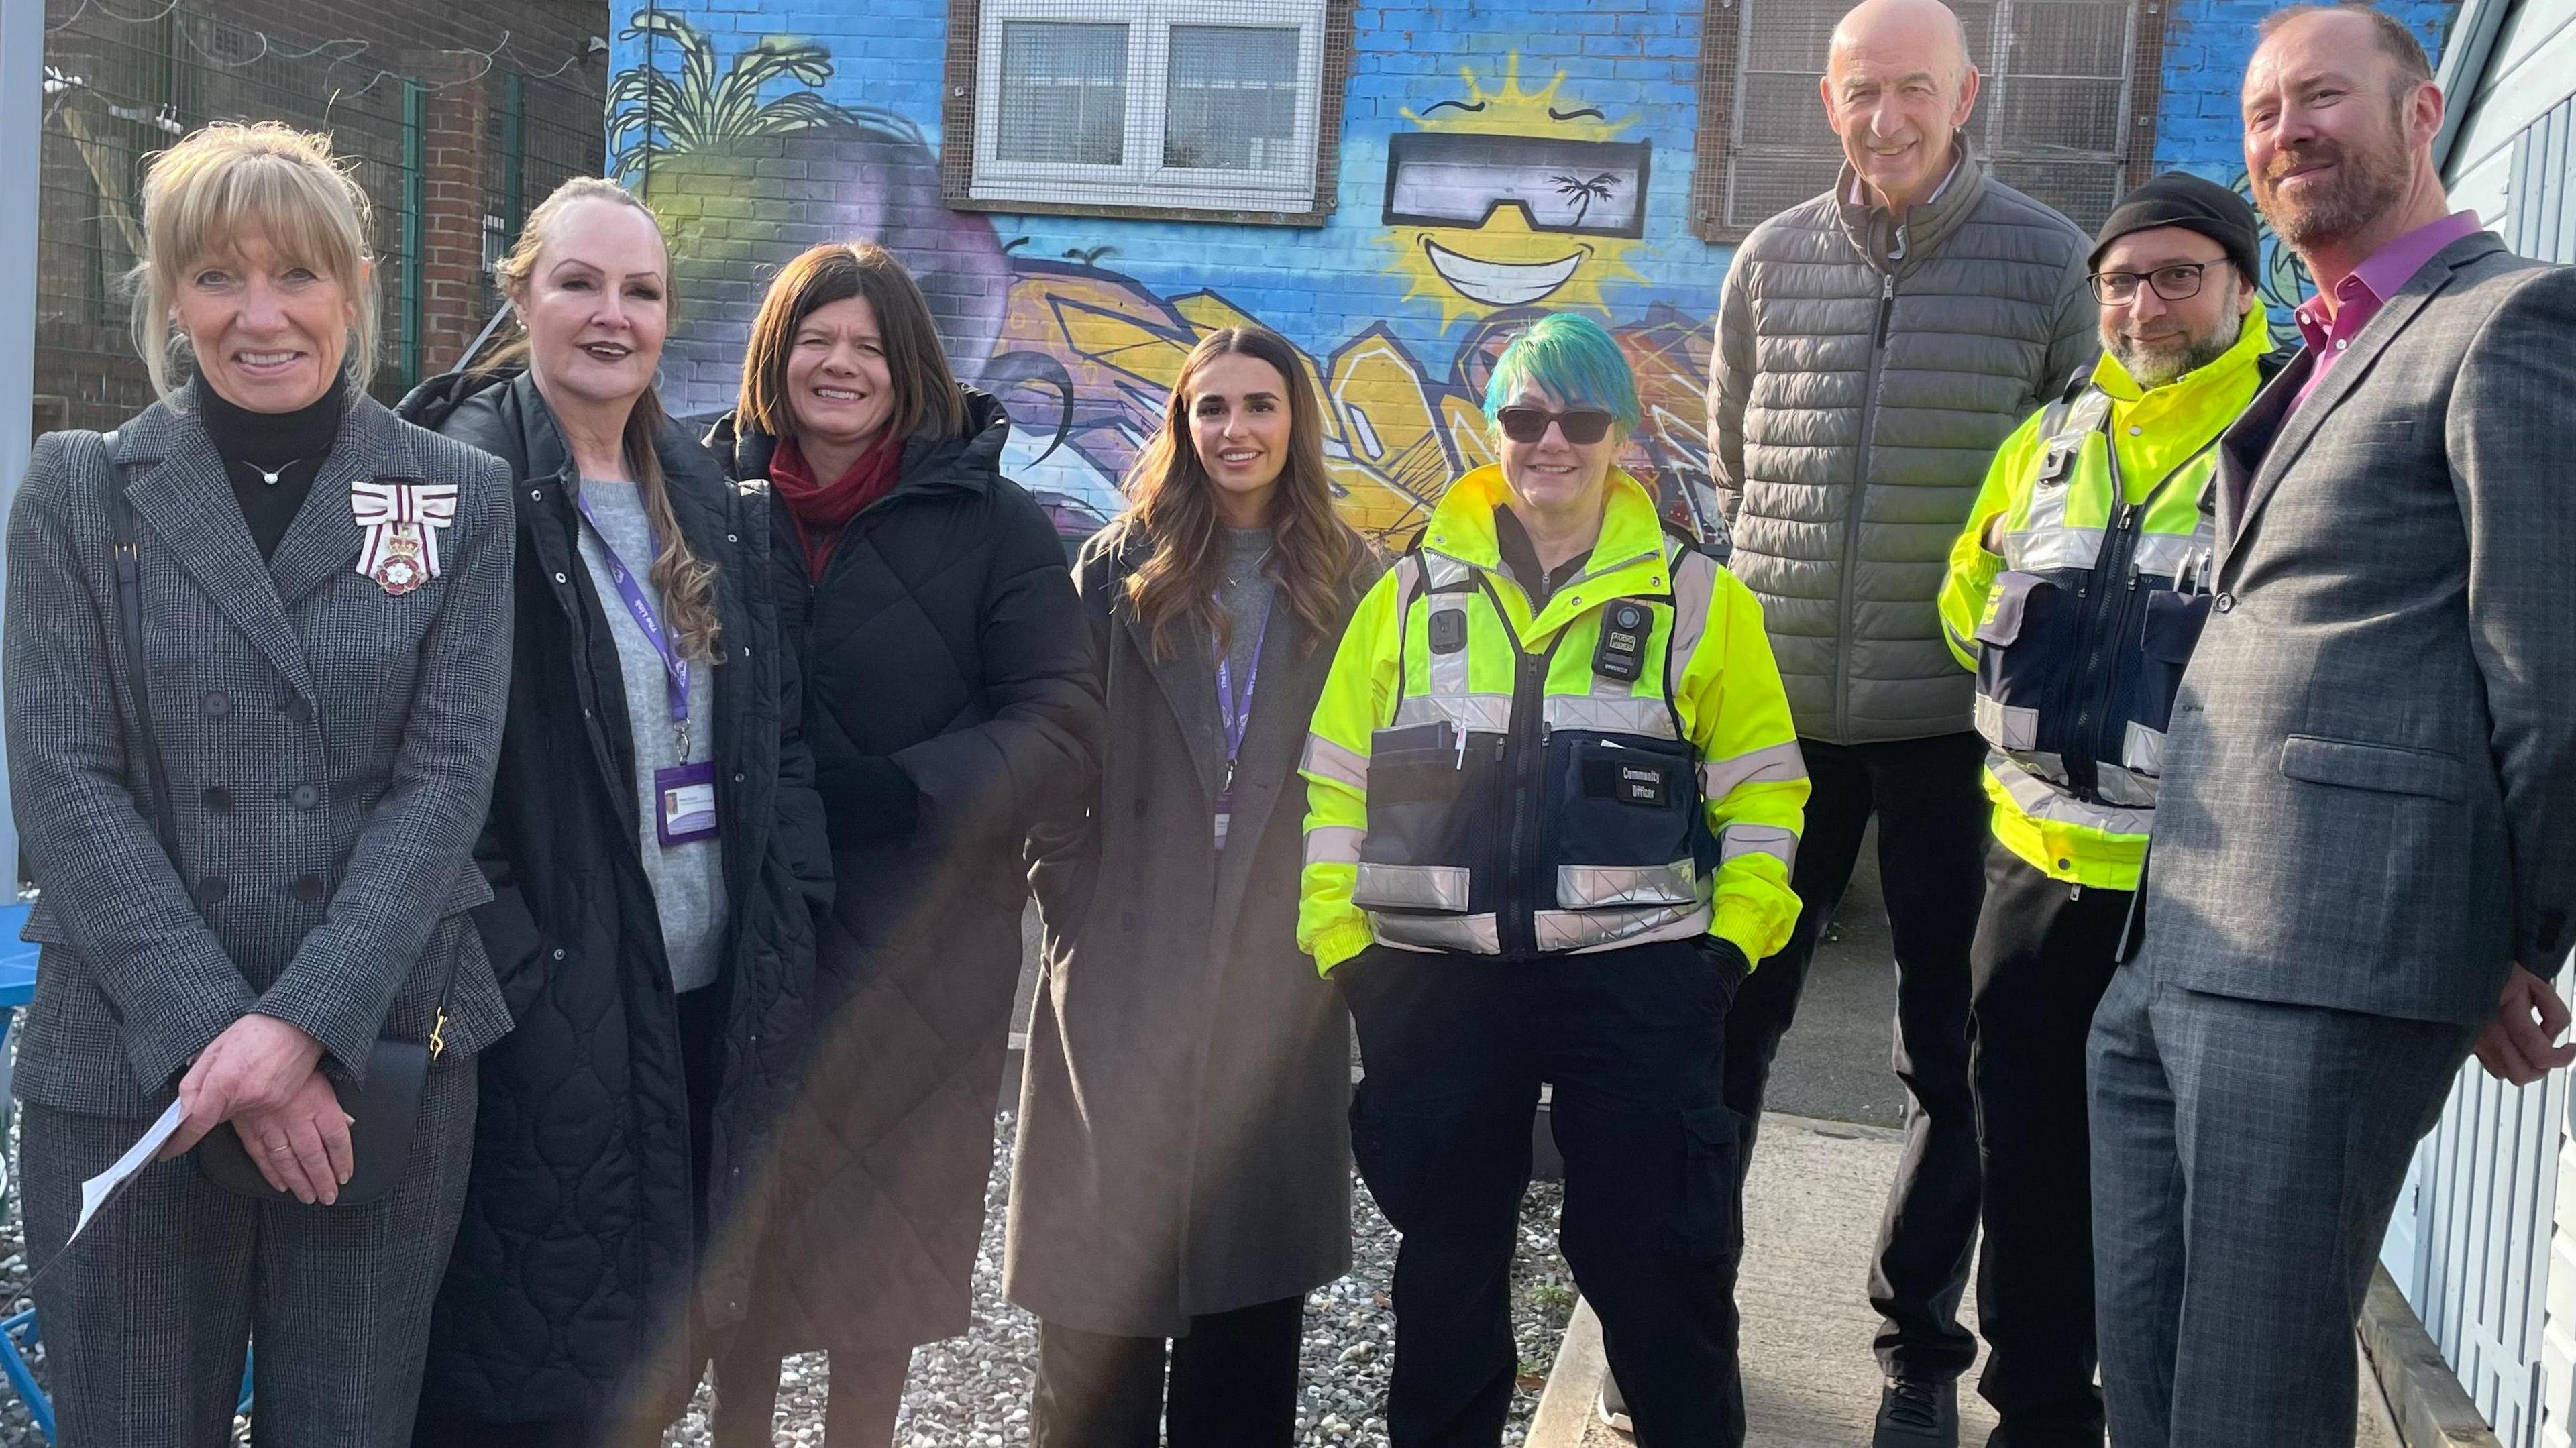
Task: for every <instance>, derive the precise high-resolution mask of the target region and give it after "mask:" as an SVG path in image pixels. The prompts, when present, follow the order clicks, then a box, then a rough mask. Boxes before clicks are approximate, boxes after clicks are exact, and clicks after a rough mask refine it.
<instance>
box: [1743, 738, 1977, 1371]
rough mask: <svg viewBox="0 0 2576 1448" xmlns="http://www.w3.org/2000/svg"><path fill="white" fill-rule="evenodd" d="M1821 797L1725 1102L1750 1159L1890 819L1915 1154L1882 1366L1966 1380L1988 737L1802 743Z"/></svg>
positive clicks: (1902, 1175) (1888, 1271) (1902, 1168)
mask: <svg viewBox="0 0 2576 1448" xmlns="http://www.w3.org/2000/svg"><path fill="white" fill-rule="evenodd" d="M1798 748H1799V749H1800V750H1801V751H1803V752H1804V753H1805V755H1806V757H1807V775H1808V778H1809V780H1810V781H1811V783H1812V784H1813V786H1814V793H1813V794H1811V795H1810V796H1809V797H1808V800H1807V817H1806V827H1805V830H1804V831H1803V832H1802V834H1801V836H1800V838H1799V841H1798V864H1797V869H1796V870H1795V871H1794V872H1793V873H1792V875H1791V877H1790V884H1791V885H1792V886H1793V887H1794V888H1795V889H1796V890H1797V892H1798V924H1797V928H1796V929H1795V930H1794V931H1793V932H1791V934H1790V936H1789V943H1788V944H1787V945H1785V946H1782V947H1781V949H1780V953H1779V954H1777V955H1774V956H1772V957H1771V958H1770V959H1769V960H1766V961H1764V962H1762V966H1761V968H1760V969H1759V970H1756V971H1754V972H1753V974H1752V975H1751V976H1750V977H1748V978H1747V979H1746V981H1745V983H1744V990H1743V992H1742V994H1740V995H1739V996H1737V998H1736V1001H1735V1009H1734V1010H1733V1012H1732V1013H1731V1014H1729V1015H1728V1017H1727V1023H1726V1104H1727V1105H1728V1106H1729V1107H1731V1108H1733V1110H1734V1111H1735V1114H1736V1115H1737V1116H1738V1117H1739V1118H1741V1119H1742V1121H1743V1122H1744V1129H1745V1137H1744V1150H1743V1152H1742V1155H1741V1156H1740V1157H1739V1159H1738V1178H1737V1183H1736V1193H1737V1207H1738V1213H1737V1214H1738V1217H1739V1219H1740V1217H1741V1215H1742V1210H1741V1209H1742V1198H1743V1180H1742V1173H1743V1172H1745V1171H1749V1170H1750V1169H1751V1167H1752V1161H1753V1150H1752V1148H1753V1131H1754V1129H1755V1128H1756V1127H1757V1126H1758V1124H1759V1123H1760V1122H1761V1119H1762V1095H1763V1089H1764V1087H1765V1086H1766V1085H1767V1084H1768V1082H1769V1079H1770V1075H1771V1062H1772V1059H1773V1058H1774V1057H1776V1056H1777V1055H1778V1054H1779V1052H1780V1040H1781V1038H1782V1037H1784V1036H1786V1035H1788V1033H1789V1027H1790V1025H1791V1024H1792V1023H1793V1022H1794V1021H1795V1020H1796V1018H1797V1014H1798V996H1799V994H1800V992H1802V991H1803V990H1804V989H1805V988H1806V983H1807V967H1808V965H1809V964H1810V963H1811V962H1812V961H1813V960H1814V958H1815V953H1816V941H1817V939H1818V938H1819V937H1820V936H1821V935H1822V934H1823V933H1824V928H1825V925H1826V923H1827V922H1828V921H1830V920H1831V919H1832V918H1833V914H1834V910H1835V908H1836V907H1838V906H1839V905H1841V904H1842V898H1843V891H1844V889H1845V888H1846V887H1847V886H1849V885H1850V883H1851V875H1852V867H1853V865H1854V864H1855V863H1857V862H1858V860H1859V858H1860V844H1861V836H1862V834H1863V833H1864V832H1866V831H1867V829H1868V828H1869V821H1870V817H1871V816H1872V815H1876V816H1877V817H1878V874H1879V884H1880V888H1881V889H1882V891H1883V892H1884V893H1885V895H1886V897H1887V923H1888V928H1889V932H1890V934H1891V935H1892V936H1893V937H1894V944H1895V948H1896V1043H1895V1052H1894V1059H1895V1069H1896V1075H1897V1079H1899V1080H1901V1081H1902V1082H1904V1083H1905V1091H1906V1106H1905V1153H1904V1156H1903V1157H1902V1158H1901V1159H1900V1160H1899V1162H1898V1165H1897V1169H1896V1180H1895V1182H1894V1183H1893V1184H1892V1185H1891V1187H1890V1188H1889V1191H1888V1197H1887V1212H1886V1215H1885V1217H1884V1218H1882V1219H1881V1221H1880V1224H1879V1232H1878V1252H1877V1257H1876V1260H1875V1261H1874V1262H1873V1263H1872V1265H1871V1268H1870V1276H1869V1300H1870V1305H1871V1306H1873V1307H1875V1308H1877V1309H1878V1313H1879V1317H1880V1319H1881V1322H1880V1328H1879V1334H1878V1341H1877V1351H1878V1360H1879V1365H1880V1366H1881V1367H1882V1368H1883V1369H1885V1370H1886V1371H1887V1372H1888V1373H1889V1374H1891V1375H1900V1374H1901V1375H1906V1376H1916V1377H1926V1378H1935V1379H1945V1380H1946V1379H1951V1378H1956V1377H1957V1376H1958V1375H1959V1374H1961V1373H1963V1372H1965V1371H1967V1368H1968V1365H1969V1364H1970V1363H1971V1362H1974V1361H1975V1360H1976V1356H1977V1342H1976V1339H1975V1338H1973V1337H1971V1336H1970V1335H1969V1334H1968V1331H1967V1329H1966V1328H1963V1327H1961V1326H1960V1325H1959V1298H1960V1296H1961V1294H1962V1293H1964V1292H1965V1291H1966V1290H1967V1285H1968V1259H1969V1253H1970V1252H1971V1251H1972V1250H1973V1249H1974V1248H1975V1245H1976V1239H1977V1172H1978V1167H1977V1126H1976V1107H1975V1103H1974V1100H1973V1098H1972V1097H1971V1095H1970V1092H1969V1088H1968V981H1969V968H1968V955H1969V946H1970V943H1971V942H1972V941H1973V940H1974V939H1975V937H1976V933H1977V909H1978V901H1979V899H1980V897H1981V895H1982V894H1983V891H1984V888H1985V882H1984V869H1985V848H1986V840H1987V838H1988V831H1987V822H1988V819H1989V816H1990V815H1991V813H1992V806H1991V804H1990V803H1989V802H1988V801H1987V799H1986V795H1985V787H1984V785H1983V784H1982V783H1981V782H1980V778H1981V771H1982V770H1983V769H1984V767H1985V758H1986V748H1985V741H1984V740H1982V739H1979V738H1978V737H1977V736H1976V735H1974V734H1943V735H1937V736H1934V737H1933V738H1929V739H1907V740H1902V741H1898V742H1896V743H1890V744H1855V745H1839V744H1821V743H1818V742H1816V741H1815V740H1812V739H1801V740H1799V741H1798Z"/></svg>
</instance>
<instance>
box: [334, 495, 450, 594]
mask: <svg viewBox="0 0 2576 1448" xmlns="http://www.w3.org/2000/svg"><path fill="white" fill-rule="evenodd" d="M349 516H350V517H352V518H355V519H356V520H357V523H358V526H359V527H360V528H363V529H365V530H366V534H367V541H366V546H365V547H363V548H361V549H359V550H358V571H359V572H360V573H363V574H365V575H366V576H367V577H369V578H372V579H374V580H375V582H376V586H377V587H379V588H381V589H383V590H384V591H385V592H386V593H388V594H392V595H396V596H399V595H402V594H406V593H409V592H411V591H412V590H413V589H415V588H418V587H420V586H421V585H422V584H424V583H427V582H428V581H429V580H431V579H433V578H436V577H437V576H438V530H439V529H441V528H444V527H446V526H447V525H448V524H450V523H453V522H455V521H456V485H455V484H454V483H379V482H355V483H351V484H350V485H349Z"/></svg>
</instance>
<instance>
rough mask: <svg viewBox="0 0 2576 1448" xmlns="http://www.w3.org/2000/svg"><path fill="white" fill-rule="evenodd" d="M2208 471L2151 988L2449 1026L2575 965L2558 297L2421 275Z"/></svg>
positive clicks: (2523, 278)
mask: <svg viewBox="0 0 2576 1448" xmlns="http://www.w3.org/2000/svg"><path fill="white" fill-rule="evenodd" d="M2310 368H2311V359H2310V358H2309V357H2308V356H2307V355H2306V354H2304V353H2303V354H2301V355H2300V356H2299V357H2297V358H2294V359H2293V360H2292V361H2291V363H2290V365H2289V366H2288V367H2287V368H2285V369H2284V370H2283V371H2282V372H2281V374H2280V375H2279V376H2278V377H2276V378H2274V379H2273V381H2272V383H2271V385H2270V386H2269V387H2267V388H2266V389H2265V390H2264V391H2263V393H2262V394H2261V395H2260V396H2258V397H2256V399H2255V400H2254V403H2253V405H2252V406H2251V407H2250V408H2249V409H2248V410H2247V412H2246V414H2245V416H2244V417H2243V418H2241V419H2240V420H2239V421H2238V422H2237V424H2236V426H2235V427H2234V428H2232V429H2231V430H2230V431H2229V432H2228V434H2227V436H2226V438H2225V439H2224V441H2223V444H2222V458H2221V474H2220V489H2219V491H2220V520H2219V521H2220V536H2221V539H2222V542H2221V545H2220V548H2221V552H2220V557H2219V562H2218V565H2217V569H2216V577H2215V580H2214V583H2213V587H2214V588H2215V589H2216V590H2217V591H2218V597H2217V600H2216V602H2215V604H2214V608H2215V611H2214V612H2213V613H2212V614H2211V615H2210V619H2209V626H2208V630H2207V631H2206V632H2205V633H2204V634H2203V635H2202V637H2201V641H2200V647H2199V649H2198V651H2197V652H2196V653H2195V654H2194V655H2193V656H2192V661H2191V666H2190V669H2189V671H2188V672H2187V673H2186V674H2185V675H2184V677H2183V684H2182V693H2181V697H2180V699H2179V701H2178V702H2177V704H2176V705H2175V710H2174V719H2173V728H2172V731H2171V735H2170V738H2169V740H2168V742H2167V745H2166V752H2165V773H2164V790H2163V794H2162V796H2161V802H2160V804H2159V807H2158V808H2157V811H2156V838H2155V844H2154V853H2153V856H2152V858H2151V860H2150V863H2149V868H2148V880H2147V886H2146V891H2147V900H2146V945H2145V949H2146V951H2147V953H2148V954H2149V956H2150V957H2152V961H2153V964H2154V967H2155V969H2156V971H2157V972H2158V975H2159V978H2160V979H2163V980H2165V981H2167V982H2169V983H2171V984H2174V985H2178V986H2183V987H2186V988H2189V989H2194V990H2203V991H2211V992H2215V993H2218V994H2222V995H2230V996H2238V997H2245V998H2250V999H2255V1000H2266V1001H2280V1002H2288V1003H2294V1004H2301V1005H2311V1006H2330V1007H2337V1008H2341V1009H2344V1010H2352V1011H2363V1012H2368V1013H2372V1014H2376V1015H2385V1016H2398V1017H2408V1018H2413V1019H2418V1020H2427V1021H2447V1022H2452V1023H2456V1024H2462V1025H2465V1024H2469V1023H2472V1022H2478V1021H2484V1020H2486V1019H2488V1018H2489V1017H2490V1016H2492V1015H2493V1014H2494V1012H2495V1008H2496V995H2497V992H2498V990H2499V989H2500V988H2501V986H2502V984H2503V981H2504V975H2505V971H2506V968H2507V965H2508V963H2509V962H2512V961H2517V960H2518V961H2520V962H2522V963H2523V964H2524V965H2527V966H2529V967H2531V968H2532V969H2533V970H2535V971H2537V972H2539V973H2540V974H2542V975H2544V976H2546V975H2550V974H2553V973H2554V972H2555V970H2556V967H2557V965H2558V963H2559V962H2560V961H2561V960H2562V959H2564V958H2565V956H2566V954H2567V951H2568V948H2569V946H2570V945H2571V944H2572V943H2576V931H2571V930H2570V928H2569V920H2568V912H2569V909H2570V907H2571V905H2576V429H2571V426H2570V423H2571V421H2576V269H2570V268H2567V267H2552V266H2544V265H2542V264H2541V263H2538V262H2534V261H2530V260H2527V259H2525V258H2522V257H2518V256H2515V255H2513V254H2512V253H2510V252H2508V251H2506V250H2505V248H2504V246H2503V244H2502V243H2500V242H2499V241H2497V239H2496V238H2495V237H2494V236H2493V235H2492V234H2488V233H2480V234H2478V235H2476V236H2473V237H2467V238H2464V239H2462V240H2460V241H2457V242H2454V243H2452V244H2451V245H2450V246H2447V247H2445V248H2443V249H2442V251H2441V252H2440V253H2439V254H2437V255H2436V256H2435V257H2434V259H2433V260H2432V261H2431V262H2429V263H2427V264H2426V265H2425V267H2424V269H2423V270H2422V271H2421V272H2419V273H2417V275H2416V276H2415V278H2414V280H2412V281H2411V282H2409V283H2408V284H2407V285H2406V287H2405V288H2404V289H2403V290H2401V291H2400V292H2399V293H2398V295H2396V296H2395V297H2393V298H2391V299H2390V300H2389V302H2388V305H2387V306H2386V307H2385V308H2384V309H2383V310H2382V311H2381V312H2380V313H2379V314H2378V316H2376V317H2374V318H2373V319H2372V320H2371V321H2370V323H2369V324H2368V325H2367V326H2366V327H2364V328H2363V329H2362V331H2361V333H2360V334H2359V335H2358V336H2357V337H2355V338H2354V339H2353V343H2352V346H2351V348H2350V349H2349V350H2348V351H2347V352H2346V353H2345V354H2344V356H2343V358H2342V360H2340V361H2339V362H2337V363H2336V364H2335V366H2334V368H2333V370H2331V371H2330V372H2328V373H2327V374H2326V376H2325V379H2324V380H2323V381H2322V382H2321V383H2320V384H2319V385H2318V387H2317V390H2316V392H2315V394H2314V395H2312V396H2311V397H2309V398H2308V400H2307V402H2306V403H2305V404H2303V405H2301V406H2299V407H2297V408H2295V409H2292V408H2291V407H2290V402H2291V400H2292V399H2293V398H2294V397H2295V396H2296V395H2297V392H2298V389H2299V387H2300V386H2301V385H2302V384H2303V383H2305V382H2306V381H2307V379H2308V376H2309V372H2310Z"/></svg>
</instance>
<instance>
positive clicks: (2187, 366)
mask: <svg viewBox="0 0 2576 1448" xmlns="http://www.w3.org/2000/svg"><path fill="white" fill-rule="evenodd" d="M2228 320H2229V322H2230V323H2231V324H2232V325H2227V326H2222V327H2220V328H2218V329H2217V330H2216V331H2214V332H2211V333H2209V334H2208V335H2207V336H2204V337H2193V338H2191V339H2189V340H2188V341H2187V342H2186V343H2184V345H2182V346H2180V347H2176V346H2173V345H2172V342H2171V339H2170V338H2162V337H2160V338H2157V339H2156V341H2155V342H2154V343H2152V344H2151V343H2147V342H2142V341H2140V340H2138V339H2137V338H2134V337H2132V336H2130V335H2129V334H2128V333H2127V332H2125V331H2112V330H2109V329H2105V330H2104V331H2103V333H2102V345H2103V347H2104V348H2106V349H2107V350H2108V351H2109V352H2110V354H2111V355H2112V356H2114V357H2117V358H2119V359H2120V365H2121V366H2122V367H2125V368H2127V369H2128V372H2129V376H2130V378H2131V379H2132V380H2134V381H2135V382H2136V383H2137V384H2138V385H2139V386H2140V387H2145V388H2157V387H2162V386H2164V385H2165V384H2166V383H2168V382H2172V381H2174V380H2176V379H2178V378H2181V377H2185V376H2188V375H2189V374H2191V373H2194V372H2197V371H2199V370H2200V369H2201V368H2203V367H2206V366H2208V365H2209V364H2210V363H2212V362H2215V361H2217V360H2218V359H2219V358H2221V357H2224V356H2226V355H2227V354H2228V352H2229V351H2230V350H2232V349H2233V348H2234V347H2235V346H2236V338H2237V334H2238V333H2239V332H2240V331H2241V330H2242V329H2243V327H2244V325H2245V319H2244V318H2243V317H2241V316H2239V317H2230V318H2229V319H2228Z"/></svg>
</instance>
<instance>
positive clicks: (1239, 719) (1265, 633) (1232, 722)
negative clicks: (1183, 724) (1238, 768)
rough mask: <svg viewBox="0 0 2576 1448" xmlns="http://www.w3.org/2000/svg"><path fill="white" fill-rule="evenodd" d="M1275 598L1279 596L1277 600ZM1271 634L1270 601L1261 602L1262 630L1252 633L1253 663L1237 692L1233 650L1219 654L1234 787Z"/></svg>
mask: <svg viewBox="0 0 2576 1448" xmlns="http://www.w3.org/2000/svg"><path fill="white" fill-rule="evenodd" d="M1274 601H1275V600H1274ZM1269 637H1270V605H1269V604H1267V603H1265V604H1263V605H1262V606H1261V630H1260V632H1258V633H1256V634H1254V635H1253V636H1252V667H1250V668H1248V669H1245V670H1244V671H1243V693H1242V695H1241V696H1240V697H1238V696H1237V695H1236V694H1235V692H1234V660H1233V659H1232V658H1231V657H1229V655H1230V654H1231V652H1232V651H1231V650H1226V651H1222V652H1220V653H1218V654H1217V656H1216V710H1217V721H1218V723H1219V725H1220V726H1221V727H1223V728H1224V730H1225V783H1226V788H1228V789H1232V788H1233V787H1234V759H1235V756H1236V755H1238V754H1241V753H1242V752H1243V736H1244V734H1245V733H1246V732H1248V731H1249V730H1250V729H1251V728H1252V691H1253V690H1254V689H1256V688H1259V687H1260V685H1261V645H1262V644H1263V642H1265V641H1266V640H1268V639H1269Z"/></svg>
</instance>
